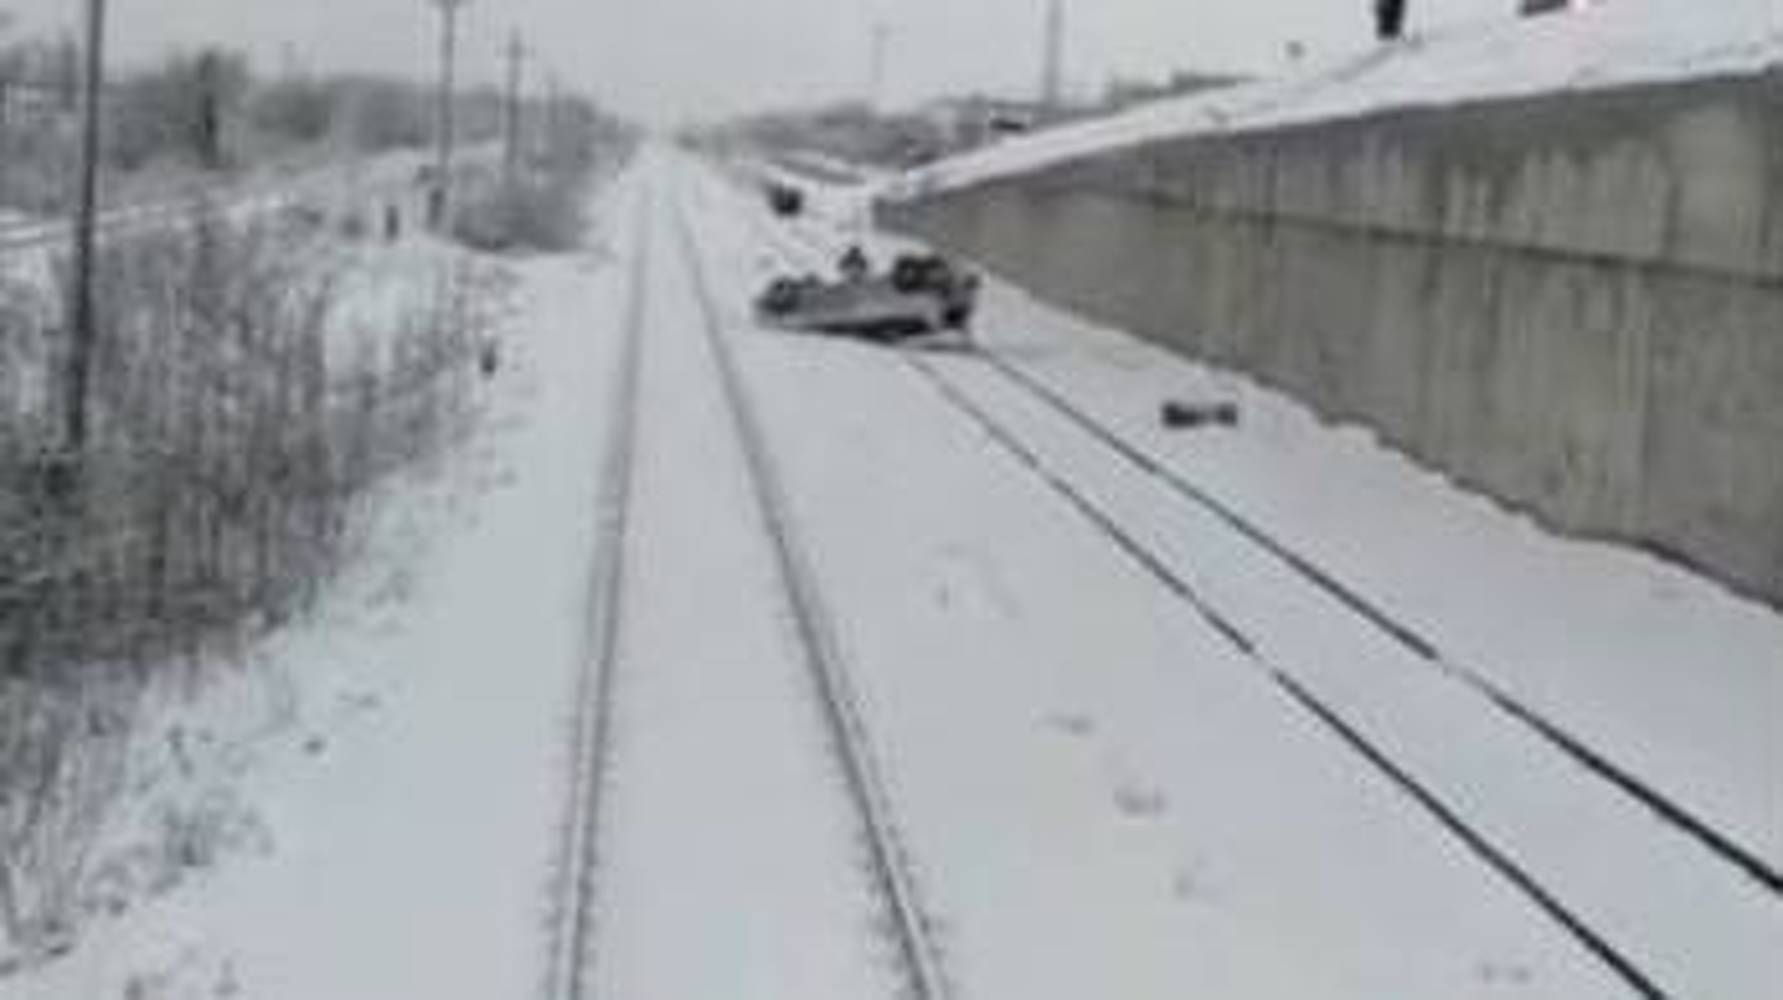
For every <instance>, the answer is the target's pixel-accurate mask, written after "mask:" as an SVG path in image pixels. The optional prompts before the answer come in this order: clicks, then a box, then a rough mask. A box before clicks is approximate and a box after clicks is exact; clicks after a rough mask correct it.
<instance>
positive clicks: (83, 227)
mask: <svg viewBox="0 0 1783 1000" xmlns="http://www.w3.org/2000/svg"><path fill="white" fill-rule="evenodd" d="M104 66H105V0H87V46H86V59H85V69H84V72H83V74H82V76H83V84H82V87H81V151H80V157H81V160H80V171H79V190H78V192H77V204H76V207H75V219H74V269H73V274H72V276H71V277H72V280H71V281H70V282H69V303H68V335H69V344H68V372H67V384H66V385H65V386H64V400H63V404H64V406H65V408H66V410H65V413H64V418H65V433H66V435H67V440H66V445H67V449H68V452H69V454H70V457H78V456H79V455H80V454H81V453H83V452H84V451H85V450H86V447H87V435H88V432H89V427H88V413H87V404H88V398H87V397H88V396H89V394H90V393H89V383H90V381H91V378H92V367H93V345H94V341H95V340H96V338H97V331H96V330H95V329H94V322H95V317H94V314H93V313H94V309H93V258H94V251H95V246H94V244H95V240H96V233H95V230H96V228H97V226H98V215H99V152H100V151H99V125H100V115H101V114H102V113H103V108H102V107H101V101H102V99H103V98H102V94H101V91H102V89H103V87H104V80H105V70H104Z"/></svg>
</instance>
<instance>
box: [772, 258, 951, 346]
mask: <svg viewBox="0 0 1783 1000" xmlns="http://www.w3.org/2000/svg"><path fill="white" fill-rule="evenodd" d="M839 271H840V275H839V277H837V278H836V279H834V280H825V279H823V278H820V277H818V276H816V275H805V276H802V277H780V278H776V279H775V280H774V281H773V282H772V283H771V284H769V285H768V287H767V289H766V290H764V291H763V292H762V293H761V295H760V296H758V297H757V298H756V301H755V311H756V316H757V318H758V319H760V321H761V322H762V323H763V324H764V325H767V326H775V327H779V328H781V329H786V330H797V331H802V332H810V333H833V334H841V335H844V336H855V337H861V338H864V339H867V340H875V341H880V342H894V341H899V340H906V339H910V338H913V337H921V336H925V335H928V334H934V333H941V332H943V331H950V330H951V331H958V332H960V333H966V332H968V330H969V327H970V325H971V322H972V313H973V311H974V309H975V308H976V307H977V304H978V287H979V280H978V276H977V275H975V274H972V273H970V272H968V271H966V270H965V269H963V268H961V267H959V266H958V265H956V264H954V263H952V262H951V261H949V260H947V259H946V258H944V257H940V256H937V255H935V254H904V255H901V256H899V257H898V258H897V259H896V260H895V261H894V262H893V263H892V266H891V267H890V268H889V269H888V270H885V271H882V272H875V271H874V270H873V268H872V266H871V264H870V263H869V262H868V261H867V259H866V255H865V254H863V253H862V252H861V251H860V249H859V248H858V247H856V248H851V249H850V250H849V251H848V253H847V254H845V255H844V256H843V258H842V261H841V264H840V267H839Z"/></svg>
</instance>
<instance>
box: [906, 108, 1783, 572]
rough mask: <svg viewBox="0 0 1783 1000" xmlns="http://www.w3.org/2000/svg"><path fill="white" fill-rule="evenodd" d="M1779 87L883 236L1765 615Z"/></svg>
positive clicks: (1133, 190) (1278, 142) (1468, 130)
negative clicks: (1359, 432)
mask: <svg viewBox="0 0 1783 1000" xmlns="http://www.w3.org/2000/svg"><path fill="white" fill-rule="evenodd" d="M1779 86H1780V83H1779V81H1778V80H1776V79H1769V78H1748V79H1739V80H1715V81H1701V82H1694V83H1689V84H1678V85H1666V86H1653V87H1642V88H1630V89H1626V90H1618V91H1610V92H1603V93H1597V94H1587V95H1570V96H1562V97H1549V98H1544V99H1535V100H1521V101H1510V102H1499V103H1493V104H1486V105H1479V106H1474V107H1467V108H1460V109H1454V108H1451V109H1446V110H1422V111H1399V112H1395V113H1391V114H1384V115H1379V116H1376V117H1371V118H1367V119H1362V120H1355V121H1346V122H1336V123H1326V124H1320V125H1316V126H1308V127H1296V128H1292V129H1287V130H1283V131H1278V132H1269V133H1254V134H1244V135H1225V136H1215V137H1200V138H1193V139H1186V140H1178V141H1173V142H1169V143H1163V144H1158V145H1154V146H1150V147H1145V148H1141V149H1137V150H1132V151H1127V152H1123V153H1119V154H1112V155H1109V156H1107V157H1104V158H1101V159H1097V160H1092V161H1081V162H1078V163H1074V164H1070V165H1066V166H1061V167H1054V168H1051V169H1048V170H1045V171H1042V172H1040V173H1037V174H1031V175H1026V176H1023V177H1021V178H1018V179H1012V180H1003V181H995V182H991V183H988V184H985V185H981V186H978V187H974V188H969V189H966V190H963V191H957V192H951V193H946V194H940V195H934V196H931V197H929V198H927V199H924V200H920V201H917V202H914V203H909V204H900V205H886V206H881V214H882V215H883V216H884V221H886V222H887V223H889V224H890V225H892V226H893V227H895V228H902V229H904V230H906V231H910V232H913V233H915V234H917V235H920V236H922V237H924V238H927V239H929V240H931V241H933V242H935V243H937V244H940V245H943V246H946V247H948V248H950V249H952V250H954V251H957V252H960V253H963V254H967V255H970V256H972V257H975V258H977V259H979V260H981V261H982V262H983V263H985V264H986V265H987V266H989V267H991V268H992V269H994V270H996V271H998V272H1000V273H1002V274H1004V275H1006V276H1008V277H1010V278H1012V279H1014V280H1017V281H1019V282H1021V283H1023V284H1024V285H1026V286H1028V287H1030V288H1031V289H1033V290H1034V291H1035V292H1036V293H1038V294H1041V295H1043V296H1046V297H1048V298H1050V299H1052V300H1054V301H1058V302H1062V303H1064V304H1066V305H1068V306H1071V307H1073V308H1075V309H1077V310H1079V311H1081V312H1083V313H1086V314H1088V315H1090V316H1092V317H1095V318H1097V319H1100V320H1103V321H1106V322H1108V323H1110V324H1113V325H1117V326H1121V327H1124V328H1126V329H1130V330H1132V331H1134V332H1136V333H1139V334H1141V335H1144V336H1147V337H1150V338H1153V339H1155V340H1157V341H1161V342H1163V343H1165V344H1168V345H1171V346H1174V347H1177V348H1180V349H1181V350H1182V351H1183V352H1185V353H1187V354H1190V355H1194V356H1196V357H1200V358H1203V359H1206V360H1210V361H1213V362H1215V363H1219V364H1224V365H1228V366H1232V367H1236V368H1239V369H1243V370H1245V371H1248V372H1250V373H1252V374H1254V375H1256V376H1258V377H1260V378H1261V379H1263V380H1264V381H1266V382H1270V383H1273V384H1275V385H1278V386H1280V387H1282V388H1284V389H1286V390H1287V391H1289V392H1291V393H1293V394H1294V395H1296V396H1297V397H1299V398H1301V399H1302V400H1304V401H1306V402H1308V403H1309V404H1311V405H1313V406H1315V407H1316V408H1318V409H1320V410H1321V411H1323V412H1324V413H1326V414H1327V415H1329V416H1331V417H1334V418H1338V419H1346V420H1357V421H1361V422H1364V423H1367V424H1370V425H1372V426H1373V427H1375V428H1376V429H1378V430H1379V431H1380V432H1381V433H1382V434H1383V435H1384V436H1385V437H1386V438H1387V439H1389V440H1390V441H1392V442H1393V443H1395V444H1396V445H1397V446H1399V447H1401V448H1403V449H1404V450H1406V451H1407V452H1409V453H1411V454H1412V455H1414V456H1417V457H1418V458H1420V459H1422V460H1424V461H1427V462H1429V463H1431V464H1433V465H1435V466H1437V467H1439V468H1441V469H1443V470H1445V471H1446V472H1448V473H1450V474H1452V475H1453V476H1455V477H1456V478H1458V479H1460V480H1462V481H1463V482H1466V483H1468V484H1470V485H1472V486H1475V487H1477V488H1480V489H1483V490H1485V491H1487V492H1489V493H1491V494H1493V495H1496V496H1498V497H1500V498H1502V499H1504V500H1507V501H1510V502H1511V503H1513V504H1516V505H1519V506H1523V507H1525V508H1528V509H1531V510H1533V511H1534V512H1536V513H1537V514H1538V515H1539V516H1541V517H1542V518H1544V519H1545V520H1547V521H1548V522H1550V523H1552V524H1555V525H1558V526H1560V527H1562V528H1564V529H1567V530H1572V531H1577V532H1582V533H1588V534H1593V535H1602V536H1611V537H1615V538H1618V539H1624V540H1630V541H1635V542H1638V543H1640V544H1643V545H1646V546H1649V547H1651V548H1654V549H1657V550H1660V551H1662V552H1665V553H1667V554H1669V555H1671V556H1673V557H1676V558H1679V559H1682V560H1684V561H1686V562H1689V563H1691V564H1693V565H1696V566H1698V567H1701V568H1703V569H1705V570H1706V571H1708V572H1710V573H1712V574H1714V575H1717V576H1719V577H1721V578H1722V579H1724V580H1726V581H1728V582H1730V583H1732V584H1734V585H1735V586H1737V587H1739V588H1741V589H1743V590H1745V591H1747V592H1750V593H1753V594H1757V595H1759V596H1761V597H1763V598H1765V599H1767V600H1769V601H1771V602H1773V603H1783V98H1780V93H1783V91H1780V89H1779Z"/></svg>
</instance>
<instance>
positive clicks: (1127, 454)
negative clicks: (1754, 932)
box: [757, 219, 1783, 901]
mask: <svg viewBox="0 0 1783 1000" xmlns="http://www.w3.org/2000/svg"><path fill="white" fill-rule="evenodd" d="M757 222H758V225H760V224H761V223H760V220H759V219H758V220H757ZM763 232H764V239H766V240H767V241H768V242H769V243H770V245H774V246H775V247H776V249H777V251H778V252H779V253H780V254H781V255H782V256H783V257H785V258H786V259H788V260H790V261H797V262H799V263H801V264H802V265H804V266H809V265H811V264H812V263H813V262H814V261H822V260H824V259H826V258H827V257H829V256H832V255H833V254H832V253H831V249H830V248H826V247H823V246H820V245H818V244H817V243H816V241H815V239H814V238H813V237H812V236H811V235H810V234H809V233H807V232H805V231H803V230H799V229H790V228H785V227H782V228H780V229H779V230H776V231H775V232H772V233H770V232H767V231H766V229H765V227H764V229H763ZM781 236H784V237H785V238H787V239H790V240H791V241H793V242H795V243H796V244H797V245H798V249H797V250H796V251H791V252H789V251H788V250H787V249H786V247H785V244H784V242H782V240H781V239H780V238H779V237H781ZM972 356H973V357H974V358H975V359H976V360H978V361H980V362H982V364H983V365H984V366H985V368H986V369H987V370H988V371H990V372H993V373H994V374H995V375H996V376H997V377H999V378H1000V379H1002V380H1003V381H1004V382H1005V383H1006V384H1007V385H1008V386H1009V387H1010V388H1011V389H1014V390H1016V391H1017V392H1020V393H1022V394H1024V395H1026V396H1028V397H1029V398H1031V399H1033V400H1034V401H1035V402H1037V403H1038V404H1040V405H1041V406H1043V407H1044V408H1046V409H1047V410H1050V411H1051V412H1053V413H1055V414H1057V415H1058V416H1059V417H1061V418H1062V419H1063V420H1064V421H1065V422H1067V423H1068V424H1070V425H1071V426H1073V427H1075V428H1076V429H1078V430H1079V431H1081V432H1082V433H1083V434H1084V435H1085V436H1086V438H1087V439H1088V440H1090V441H1092V442H1094V443H1095V444H1096V445H1097V446H1098V447H1100V448H1102V449H1104V450H1105V451H1106V452H1108V453H1109V454H1110V455H1112V456H1114V457H1115V458H1117V459H1118V460H1119V461H1121V462H1122V463H1124V464H1126V465H1127V466H1129V467H1130V468H1132V469H1133V470H1135V471H1136V472H1137V473H1138V474H1140V475H1142V476H1144V477H1145V478H1146V479H1147V480H1149V481H1150V482H1152V483H1154V484H1155V485H1156V486H1157V487H1159V488H1160V489H1161V490H1162V491H1163V492H1165V493H1167V494H1169V495H1171V496H1173V497H1174V498H1176V499H1178V500H1181V501H1183V502H1184V503H1187V504H1189V505H1192V506H1193V507H1195V508H1197V509H1199V510H1201V511H1203V512H1205V513H1206V514H1208V515H1209V516H1211V517H1213V518H1214V519H1216V520H1217V521H1218V522H1220V523H1221V524H1223V525H1224V526H1225V527H1227V528H1229V529H1230V530H1231V531H1232V532H1233V533H1234V535H1235V536H1236V537H1238V538H1240V539H1242V540H1243V541H1244V543H1245V544H1247V545H1249V546H1252V547H1253V548H1255V549H1256V550H1257V551H1259V552H1261V553H1263V554H1265V555H1266V556H1268V557H1269V558H1270V559H1272V560H1274V561H1276V562H1277V563H1279V564H1280V565H1281V566H1282V567H1284V568H1285V569H1287V570H1289V571H1290V572H1291V573H1292V574H1293V575H1294V576H1295V577H1296V578H1297V579H1298V580H1300V581H1302V582H1304V583H1305V584H1307V585H1309V586H1311V587H1312V588H1313V589H1314V590H1316V591H1317V592H1319V593H1320V594H1322V595H1323V596H1325V597H1327V598H1329V599H1330V600H1332V601H1333V602H1335V603H1336V604H1337V605H1338V606H1340V607H1342V608H1343V609H1345V610H1346V611H1347V612H1348V613H1350V614H1351V615H1353V616H1354V618H1355V620H1357V621H1359V622H1361V623H1363V624H1364V625H1366V626H1367V627H1368V628H1369V629H1371V630H1372V631H1374V632H1375V633H1377V634H1378V635H1380V636H1382V637H1384V638H1386V639H1387V640H1389V641H1391V642H1392V643H1393V644H1394V645H1396V646H1398V647H1399V648H1401V649H1402V650H1404V651H1405V652H1406V653H1407V654H1409V655H1410V656H1412V657H1413V658H1415V659H1416V660H1417V661H1418V662H1420V663H1423V664H1425V665H1426V666H1428V667H1429V668H1431V669H1432V670H1434V671H1436V672H1437V673H1438V674H1440V675H1441V676H1443V677H1445V678H1447V679H1449V680H1452V681H1454V682H1456V683H1458V684H1460V685H1461V686H1463V687H1464V688H1466V689H1467V690H1469V691H1470V692H1472V693H1473V694H1474V695H1477V696H1478V697H1479V698H1480V699H1481V701H1482V704H1484V705H1486V706H1488V707H1489V708H1490V709H1491V710H1493V711H1495V712H1497V713H1499V714H1501V715H1502V716H1503V717H1505V718H1506V719H1508V720H1510V721H1512V722H1513V723H1515V724H1516V725H1518V726H1519V727H1522V728H1524V729H1526V730H1527V731H1528V732H1530V733H1531V734H1532V735H1534V736H1535V737H1537V738H1538V739H1540V740H1541V741H1542V742H1543V743H1545V744H1546V745H1548V746H1549V747H1551V748H1552V749H1553V750H1554V751H1556V752H1558V753H1559V754H1561V755H1562V756H1564V757H1565V758H1566V759H1567V760H1569V761H1571V762H1572V763H1573V764H1575V765H1577V766H1578V767H1581V768H1583V769H1584V770H1585V771H1586V772H1588V773H1589V774H1591V775H1593V776H1594V777H1595V778H1597V779H1599V780H1601V781H1603V782H1605V783H1607V784H1608V785H1609V786H1611V787H1613V788H1614V789H1616V790H1617V791H1618V792H1619V793H1621V794H1623V795H1625V796H1627V797H1628V798H1629V799H1631V800H1633V801H1634V802H1637V803H1639V804H1640V805H1641V806H1642V807H1643V808H1645V809H1646V810H1648V811H1649V812H1651V813H1652V814H1653V815H1654V816H1655V817H1656V818H1658V819H1659V820H1660V821H1661V822H1663V823H1665V824H1666V825H1667V826H1669V827H1670V828H1672V829H1674V830H1676V831H1677V832H1678V834H1679V835H1681V836H1682V837H1684V838H1686V839H1688V840H1689V841H1691V842H1692V843H1694V844H1695V845H1697V846H1698V847H1700V848H1701V849H1703V850H1704V851H1706V852H1707V853H1708V854H1709V855H1710V856H1711V857H1713V858H1714V859H1715V860H1716V861H1718V862H1720V863H1722V864H1725V865H1727V866H1728V867H1730V868H1731V869H1733V870H1734V871H1737V872H1738V873H1739V874H1740V875H1741V876H1743V877H1744V878H1747V879H1749V880H1750V881H1751V882H1752V883H1753V884H1754V885H1755V886H1756V887H1758V888H1759V889H1761V890H1762V891H1763V892H1765V893H1767V894H1768V895H1770V896H1772V897H1774V898H1776V899H1778V900H1779V901H1783V869H1780V868H1779V867H1778V865H1777V864H1776V863H1775V862H1774V861H1773V860H1771V859H1770V858H1767V857H1765V856H1764V855H1763V854H1762V853H1761V852H1760V851H1758V850H1756V849H1754V848H1752V847H1750V846H1748V845H1747V844H1745V843H1742V841H1741V838H1740V837H1739V836H1737V835H1735V834H1733V833H1730V832H1728V831H1727V830H1726V829H1724V828H1723V827H1721V826H1720V825H1718V824H1717V823H1716V822H1714V821H1713V820H1711V819H1709V818H1707V817H1706V816H1704V815H1703V814H1701V813H1700V812H1699V811H1698V810H1696V809H1695V808H1693V807H1692V806H1690V805H1688V804H1686V803H1685V802H1684V801H1683V799H1682V798H1681V797H1680V796H1678V795H1676V794H1674V793H1672V792H1669V791H1668V790H1666V789H1664V788H1662V787H1660V785H1659V783H1657V782H1654V781H1652V780H1650V779H1649V778H1647V777H1644V776H1643V775H1641V774H1640V773H1638V769H1637V768H1634V767H1631V766H1629V765H1628V764H1626V763H1624V762H1622V761H1619V760H1617V759H1616V756H1615V754H1613V753H1611V752H1610V751H1608V750H1606V749H1604V748H1603V747H1602V746H1600V745H1597V744H1596V743H1594V741H1593V740H1592V739H1590V738H1589V737H1587V736H1585V735H1584V734H1582V733H1580V732H1578V731H1577V730H1575V729H1573V728H1570V727H1568V726H1567V725H1565V724H1564V723H1562V722H1561V721H1559V720H1558V719H1556V718H1555V717H1553V716H1552V715H1551V714H1550V713H1548V712H1545V711H1543V710H1542V709H1540V708H1538V707H1537V706H1535V705H1534V704H1533V703H1531V702H1530V701H1529V700H1528V699H1526V698H1523V697H1521V696H1519V695H1518V694H1517V693H1516V692H1514V691H1512V690H1511V689H1510V688H1509V687H1507V686H1505V685H1504V684H1503V683H1501V682H1499V681H1497V680H1495V679H1494V678H1495V672H1492V671H1487V670H1484V669H1481V668H1480V667H1478V666H1475V665H1472V664H1470V663H1469V662H1467V661H1466V660H1465V658H1463V657H1459V656H1457V655H1455V654H1454V653H1452V652H1451V651H1450V650H1448V649H1447V648H1445V645H1444V644H1443V643H1442V642H1440V641H1439V640H1438V639H1436V638H1435V637H1433V636H1432V635H1431V634H1430V633H1429V632H1428V631H1426V630H1424V629H1422V628H1420V627H1419V626H1417V625H1414V624H1412V623H1410V622H1408V621H1407V620H1406V619H1405V618H1404V617H1403V616H1401V615H1398V614H1395V613H1394V612H1393V611H1391V610H1389V609H1388V608H1387V607H1386V606H1385V604H1384V603H1383V602H1381V601H1380V600H1378V599H1376V598H1374V597H1372V596H1370V595H1369V594H1367V593H1366V592H1365V591H1364V588H1362V587H1360V586H1358V585H1356V584H1354V583H1352V582H1350V581H1348V580H1345V579H1344V578H1343V577H1341V576H1340V575H1338V574H1337V573H1335V572H1333V571H1332V570H1330V569H1329V568H1328V567H1326V566H1324V565H1321V564H1320V562H1319V561H1318V560H1317V559H1315V558H1313V557H1312V556H1310V555H1308V554H1307V553H1305V552H1304V551H1301V550H1300V549H1298V548H1296V547H1295V546H1293V545H1291V544H1289V543H1288V542H1286V541H1284V540H1283V539H1282V538H1281V537H1280V536H1279V535H1277V534H1275V533H1273V532H1271V531H1270V530H1269V529H1267V528H1266V527H1264V526H1263V525H1262V524H1261V522H1259V521H1258V520H1257V519H1255V518H1253V517H1251V516H1249V515H1248V514H1246V513H1245V512H1244V511H1243V510H1241V509H1239V508H1238V507H1236V506H1234V505H1233V504H1231V503H1230V502H1228V501H1226V500H1224V499H1222V498H1220V497H1219V496H1217V495H1215V494H1214V493H1213V492H1212V491H1211V490H1209V489H1207V488H1205V487H1203V486H1202V485H1200V484H1198V483H1196V482H1194V481H1193V480H1192V479H1190V478H1189V477H1188V476H1187V475H1186V474H1184V473H1183V472H1181V471H1180V470H1178V469H1176V468H1174V467H1173V466H1171V465H1169V464H1167V463H1165V462H1163V461H1160V460H1159V459H1157V458H1155V457H1154V456H1152V455H1151V454H1149V453H1148V452H1147V451H1146V450H1145V449H1144V448H1143V447H1141V446H1140V445H1138V444H1136V443H1134V442H1133V441H1131V440H1130V439H1128V438H1127V437H1126V436H1125V435H1124V434H1123V433H1122V432H1121V431H1120V430H1118V429H1116V428H1115V427H1114V426H1113V425H1111V424H1110V423H1109V422H1107V421H1105V420H1102V419H1100V418H1098V417H1096V416H1094V415H1093V414H1091V413H1090V412H1089V411H1088V410H1087V409H1085V408H1084V407H1083V406H1081V405H1079V404H1078V403H1076V402H1075V401H1074V400H1072V399H1071V397H1070V396H1069V395H1067V393H1066V392H1065V391H1063V390H1061V389H1059V388H1058V387H1056V386H1054V385H1052V384H1051V383H1050V382H1049V381H1047V380H1046V379H1045V378H1043V377H1042V376H1039V375H1037V374H1035V373H1033V372H1031V371H1029V370H1028V368H1027V367H1026V366H1024V365H1023V364H1021V363H1020V362H1018V361H1014V360H1012V359H1010V358H1008V357H1006V356H1004V355H1002V354H1001V353H999V352H997V351H995V350H990V349H985V348H982V347H981V348H978V349H975V351H974V352H973V355H972ZM931 373H933V372H932V370H931Z"/></svg>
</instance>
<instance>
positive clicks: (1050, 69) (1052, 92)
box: [1040, 0, 1065, 113]
mask: <svg viewBox="0 0 1783 1000" xmlns="http://www.w3.org/2000/svg"><path fill="white" fill-rule="evenodd" d="M1045 44H1046V50H1045V53H1044V54H1043V56H1042V58H1041V69H1040V104H1041V106H1042V107H1044V108H1045V109H1046V110H1047V111H1048V112H1049V113H1057V112H1058V110H1059V107H1060V105H1062V104H1063V103H1064V100H1065V0H1047V8H1046V42H1045Z"/></svg>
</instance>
